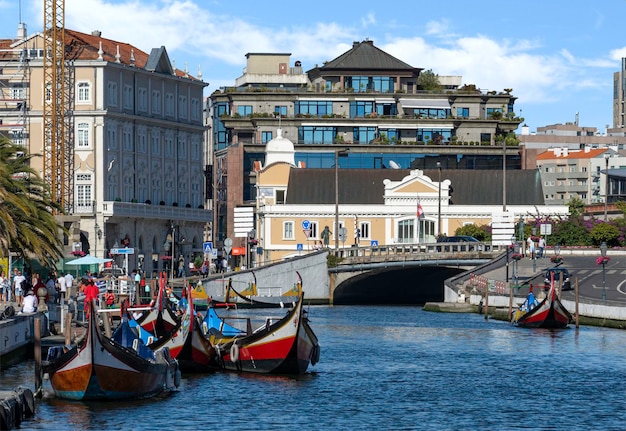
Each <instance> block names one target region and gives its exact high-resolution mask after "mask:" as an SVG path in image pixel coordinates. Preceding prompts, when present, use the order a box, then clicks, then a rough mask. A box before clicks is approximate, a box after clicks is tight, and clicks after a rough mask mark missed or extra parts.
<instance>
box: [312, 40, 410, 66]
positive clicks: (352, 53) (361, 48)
mask: <svg viewBox="0 0 626 431" xmlns="http://www.w3.org/2000/svg"><path fill="white" fill-rule="evenodd" d="M331 69H344V70H345V69H350V70H353V69H370V70H394V71H398V70H405V71H407V72H411V73H413V72H417V71H418V70H419V69H416V68H414V67H413V66H411V65H409V64H406V63H405V62H403V61H401V60H398V59H397V58H395V57H394V56H392V55H389V54H387V53H386V52H385V51H383V50H381V49H379V48H376V47H375V46H374V43H373V42H372V41H370V40H366V41H363V42H355V43H354V45H353V46H352V48H351V49H350V50H349V51H346V52H345V53H343V54H341V55H340V56H339V57H337V58H335V59H334V60H331V61H329V62H327V63H326V64H324V66H322V67H320V71H322V72H328V71H329V70H331Z"/></svg>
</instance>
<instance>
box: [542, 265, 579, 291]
mask: <svg viewBox="0 0 626 431" xmlns="http://www.w3.org/2000/svg"><path fill="white" fill-rule="evenodd" d="M552 274H554V285H555V286H558V285H559V280H560V279H561V274H562V277H563V285H562V287H561V289H562V290H572V283H571V282H570V274H569V271H568V270H567V268H563V267H561V266H556V267H554V268H549V269H548V270H547V271H546V276H545V278H544V280H543V287H544V289H545V290H549V289H550V283H552Z"/></svg>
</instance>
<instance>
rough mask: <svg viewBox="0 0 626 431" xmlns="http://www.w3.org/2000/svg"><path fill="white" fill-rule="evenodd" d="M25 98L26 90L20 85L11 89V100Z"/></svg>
mask: <svg viewBox="0 0 626 431" xmlns="http://www.w3.org/2000/svg"><path fill="white" fill-rule="evenodd" d="M24 98H26V89H25V88H23V87H21V86H20V85H16V86H15V87H11V99H14V100H15V99H24Z"/></svg>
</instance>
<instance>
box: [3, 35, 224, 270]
mask: <svg viewBox="0 0 626 431" xmlns="http://www.w3.org/2000/svg"><path fill="white" fill-rule="evenodd" d="M43 46H44V42H43V35H42V34H41V33H35V34H32V35H27V34H26V28H25V26H24V25H23V24H22V25H20V27H19V31H18V34H17V37H16V38H15V39H11V40H0V92H1V95H0V100H1V101H0V133H4V134H6V135H7V136H9V137H10V138H11V139H13V140H14V141H15V142H17V143H19V144H21V145H23V146H24V147H25V148H26V149H27V150H28V151H30V153H33V154H43V153H44V150H45V149H44V148H43V147H42V143H43V142H44V141H45V140H44V136H43V130H44V127H43V106H44V102H45V98H46V97H50V94H51V93H50V91H46V88H45V86H44V64H43V56H44V54H45V53H44V49H43ZM65 52H66V67H65V72H66V76H65V85H66V88H67V96H66V98H65V99H63V103H65V104H66V106H65V107H64V108H65V109H64V112H66V113H67V115H66V122H65V124H64V126H65V130H66V134H65V139H66V142H65V144H66V146H67V148H69V151H68V154H69V156H68V157H67V159H66V160H62V161H58V162H60V163H64V164H65V166H64V168H67V171H68V172H69V173H70V174H69V175H68V178H67V179H66V181H67V183H66V184H65V185H64V186H66V187H67V188H68V190H69V193H68V195H69V196H67V199H66V201H65V202H66V203H65V206H66V207H65V208H64V209H65V214H62V215H59V219H60V221H62V222H63V224H64V225H65V226H66V227H67V228H68V229H69V232H70V236H69V237H66V238H64V244H65V253H66V258H68V259H69V258H73V256H71V253H72V252H74V253H75V254H76V253H77V252H79V251H82V252H83V253H89V254H91V255H94V256H98V257H105V256H106V257H108V256H109V255H110V253H111V252H114V251H115V250H119V249H122V248H132V249H133V250H132V251H133V252H132V253H130V254H128V250H125V251H124V250H122V253H123V254H122V255H118V254H114V255H112V257H114V258H115V259H116V261H117V263H118V264H120V266H126V261H127V258H126V256H128V259H129V261H128V266H129V268H127V269H128V270H129V271H130V270H132V269H134V268H141V269H144V270H145V271H146V272H147V273H149V274H150V273H151V272H152V271H154V270H159V269H163V268H165V267H169V263H170V262H171V258H172V255H173V254H175V256H174V258H175V259H178V257H179V256H180V255H181V254H182V255H184V258H185V259H186V261H187V260H188V259H189V258H191V257H192V256H193V255H194V254H198V253H201V252H202V243H203V241H204V240H205V231H206V230H207V227H208V224H209V222H210V221H211V219H212V212H211V210H210V209H206V208H205V196H204V182H205V181H204V175H205V172H204V171H205V165H206V164H207V163H206V161H205V156H204V154H205V152H204V143H203V133H204V130H205V127H204V125H203V103H202V101H203V96H202V92H203V89H204V87H205V86H206V85H207V83H205V82H203V81H202V79H201V74H200V73H199V74H198V77H194V76H192V75H190V74H189V72H188V70H180V69H177V68H175V67H174V65H173V63H172V61H171V59H170V58H169V57H168V54H167V50H166V48H165V47H163V46H161V47H157V48H154V49H152V51H151V52H150V53H145V52H143V51H141V50H140V49H138V48H136V47H134V46H132V45H130V44H128V43H125V42H120V41H115V40H111V39H107V38H106V37H104V36H103V35H102V33H101V32H99V31H94V32H92V33H91V34H85V33H80V32H77V31H73V30H69V29H66V30H65ZM34 163H35V164H37V165H36V166H35V169H37V170H39V172H41V173H42V175H43V173H44V172H46V170H45V166H44V165H43V163H44V160H43V158H41V157H36V158H35V159H34Z"/></svg>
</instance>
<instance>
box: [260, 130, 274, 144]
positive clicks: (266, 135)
mask: <svg viewBox="0 0 626 431" xmlns="http://www.w3.org/2000/svg"><path fill="white" fill-rule="evenodd" d="M273 136H274V132H261V142H262V143H264V144H267V143H268V142H269V141H271V140H272V138H273Z"/></svg>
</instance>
